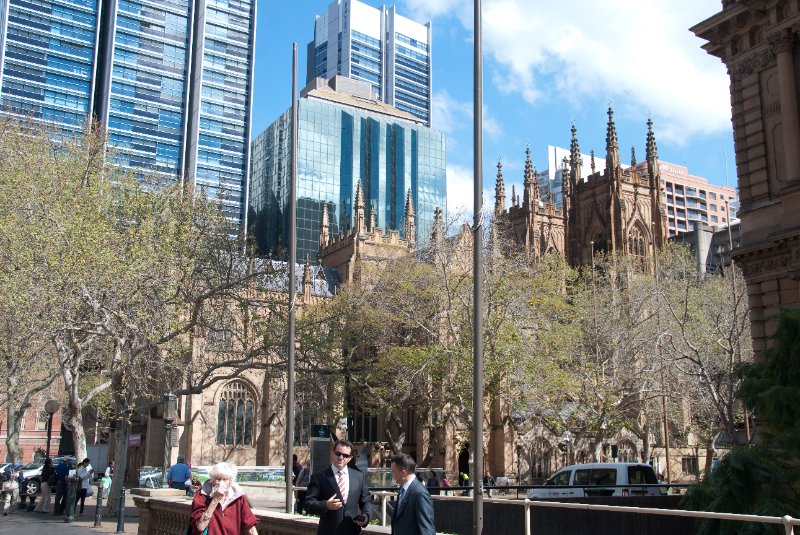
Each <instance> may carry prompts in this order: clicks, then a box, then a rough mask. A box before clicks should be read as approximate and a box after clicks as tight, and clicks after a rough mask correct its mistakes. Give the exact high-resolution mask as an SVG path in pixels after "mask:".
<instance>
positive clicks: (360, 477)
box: [306, 440, 372, 535]
mask: <svg viewBox="0 0 800 535" xmlns="http://www.w3.org/2000/svg"><path fill="white" fill-rule="evenodd" d="M352 457H353V444H352V443H350V441H348V440H337V441H336V443H335V444H334V445H333V452H332V453H331V465H330V466H329V467H328V468H326V469H325V470H323V471H321V472H317V473H316V474H313V475H312V476H311V481H309V483H308V491H307V493H306V511H307V512H309V513H311V514H315V515H319V527H318V528H317V535H345V534H351V533H352V534H357V533H360V532H361V528H362V527H364V526H366V525H367V524H368V523H369V519H370V518H371V508H372V506H371V498H370V493H369V489H368V488H367V480H366V478H365V477H364V473H363V472H361V471H360V470H358V469H355V468H350V467H349V466H347V463H348V462H350V459H352Z"/></svg>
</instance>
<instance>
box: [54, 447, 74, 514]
mask: <svg viewBox="0 0 800 535" xmlns="http://www.w3.org/2000/svg"><path fill="white" fill-rule="evenodd" d="M69 471H70V460H69V459H68V458H67V457H65V458H63V459H61V463H60V464H59V465H58V466H56V499H55V505H54V506H53V514H54V515H63V514H64V512H65V511H66V510H67V491H68V486H67V485H68V480H67V478H68V477H69Z"/></svg>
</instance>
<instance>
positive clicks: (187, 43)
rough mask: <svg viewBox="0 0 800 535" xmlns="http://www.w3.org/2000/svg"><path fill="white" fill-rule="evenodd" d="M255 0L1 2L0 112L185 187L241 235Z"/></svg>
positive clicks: (247, 146)
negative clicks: (103, 135)
mask: <svg viewBox="0 0 800 535" xmlns="http://www.w3.org/2000/svg"><path fill="white" fill-rule="evenodd" d="M255 13H256V0H35V1H28V0H2V2H0V87H1V88H2V91H1V92H0V113H4V114H12V115H16V116H20V117H32V118H34V119H36V120H40V121H42V122H45V123H47V124H49V125H52V126H55V127H57V128H60V129H62V130H65V131H68V132H80V131H81V130H82V129H83V128H84V125H85V124H86V120H87V117H89V116H93V117H95V118H96V119H97V121H98V122H99V124H100V125H101V126H102V127H103V128H105V129H107V132H108V136H109V142H110V144H111V145H112V146H113V147H114V148H115V150H114V157H115V160H116V161H117V162H118V163H119V164H121V165H122V166H124V167H126V168H129V169H131V170H133V171H134V172H142V173H148V174H151V175H152V174H153V173H155V175H156V176H158V177H159V179H162V180H163V181H164V182H166V183H168V182H169V181H182V180H189V181H192V182H193V183H195V184H196V186H197V188H198V189H201V190H203V191H204V192H205V193H206V194H207V195H209V196H210V197H212V198H215V199H218V200H219V201H220V203H221V205H222V207H223V210H224V212H225V214H226V215H227V217H228V218H229V219H231V220H232V221H235V222H237V223H239V224H240V225H242V228H244V227H243V226H244V224H245V217H246V211H245V210H244V206H245V205H246V202H247V199H246V196H247V177H248V175H249V156H250V154H249V151H250V149H249V146H250V144H249V138H250V117H251V102H252V85H253V84H252V80H253V58H254V48H255Z"/></svg>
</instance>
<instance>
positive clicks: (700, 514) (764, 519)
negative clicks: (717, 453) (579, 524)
mask: <svg viewBox="0 0 800 535" xmlns="http://www.w3.org/2000/svg"><path fill="white" fill-rule="evenodd" d="M524 504H525V535H531V511H530V510H531V508H532V507H534V506H535V507H552V508H557V509H559V508H560V509H581V510H584V511H610V512H618V513H637V514H645V515H661V516H678V517H689V518H705V519H715V520H733V521H738V522H757V523H759V524H781V525H783V529H784V531H785V535H794V526H800V519H798V518H792V517H791V516H789V515H786V516H783V517H780V516H759V515H740V514H734V513H709V512H705V511H683V510H680V509H655V508H652V507H623V506H619V505H591V504H587V503H563V502H549V501H548V502H545V501H532V500H529V499H527V498H526V499H525V501H524Z"/></svg>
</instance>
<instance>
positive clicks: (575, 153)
mask: <svg viewBox="0 0 800 535" xmlns="http://www.w3.org/2000/svg"><path fill="white" fill-rule="evenodd" d="M571 132H572V139H571V140H570V143H569V183H570V186H571V188H570V189H575V187H576V185H577V184H578V182H580V180H581V174H582V169H581V168H582V167H583V159H582V158H581V148H580V147H579V146H578V129H577V128H575V123H574V122H573V123H572V128H571ZM592 172H594V170H592Z"/></svg>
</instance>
